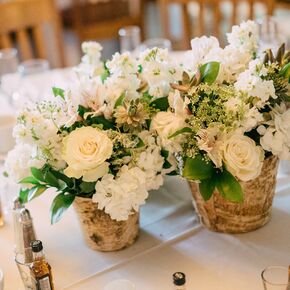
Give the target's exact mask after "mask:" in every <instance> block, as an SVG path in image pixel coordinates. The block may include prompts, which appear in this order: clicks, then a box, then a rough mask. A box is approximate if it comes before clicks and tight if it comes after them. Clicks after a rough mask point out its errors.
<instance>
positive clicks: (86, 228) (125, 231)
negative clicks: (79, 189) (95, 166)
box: [74, 197, 139, 252]
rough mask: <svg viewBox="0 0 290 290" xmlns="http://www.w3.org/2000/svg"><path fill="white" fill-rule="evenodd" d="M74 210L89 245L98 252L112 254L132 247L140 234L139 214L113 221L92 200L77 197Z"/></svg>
mask: <svg viewBox="0 0 290 290" xmlns="http://www.w3.org/2000/svg"><path fill="white" fill-rule="evenodd" d="M74 208H75V210H76V213H77V215H78V218H79V221H80V225H81V228H82V231H83V235H84V239H85V241H86V243H87V245H88V246H89V247H90V248H91V249H93V250H96V251H103V252H111V251H118V250H121V249H124V248H126V247H128V246H130V245H132V244H133V243H134V242H135V240H136V238H137V236H138V232H139V213H134V214H132V215H130V216H129V218H128V220H126V221H116V220H112V219H111V217H110V216H109V215H108V214H106V213H105V212H104V211H102V210H99V209H98V208H97V204H96V203H93V202H92V200H91V199H90V198H83V197H76V198H75V200H74Z"/></svg>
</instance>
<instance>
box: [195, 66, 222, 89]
mask: <svg viewBox="0 0 290 290" xmlns="http://www.w3.org/2000/svg"><path fill="white" fill-rule="evenodd" d="M199 70H200V73H201V80H202V81H203V82H205V83H208V84H212V83H214V81H215V80H216V78H217V76H218V74H219V70H220V63H219V62H216V61H212V62H208V63H205V64H203V65H202V66H201V67H200V69H199Z"/></svg>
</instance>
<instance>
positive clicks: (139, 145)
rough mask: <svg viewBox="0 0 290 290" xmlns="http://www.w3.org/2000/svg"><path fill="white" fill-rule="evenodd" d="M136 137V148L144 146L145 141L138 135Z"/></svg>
mask: <svg viewBox="0 0 290 290" xmlns="http://www.w3.org/2000/svg"><path fill="white" fill-rule="evenodd" d="M138 139H139V142H138V144H137V145H136V148H141V147H143V146H145V143H144V142H143V140H142V139H141V138H139V137H138Z"/></svg>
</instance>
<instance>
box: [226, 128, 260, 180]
mask: <svg viewBox="0 0 290 290" xmlns="http://www.w3.org/2000/svg"><path fill="white" fill-rule="evenodd" d="M223 160H224V163H225V165H226V168H227V170H229V171H230V172H231V173H232V174H233V175H234V176H236V177H237V178H238V179H240V180H241V181H249V180H252V179H254V178H256V177H257V176H259V175H260V173H261V169H262V165H263V160H264V151H263V149H262V147H261V146H256V144H255V142H254V141H253V140H252V139H250V138H249V137H247V136H244V135H242V134H238V133H236V134H233V135H231V136H230V137H229V138H228V139H227V140H226V141H225V143H224V148H223Z"/></svg>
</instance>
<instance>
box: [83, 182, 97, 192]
mask: <svg viewBox="0 0 290 290" xmlns="http://www.w3.org/2000/svg"><path fill="white" fill-rule="evenodd" d="M95 186H96V182H85V181H82V183H81V184H80V189H81V191H82V192H83V193H92V192H94V191H95Z"/></svg>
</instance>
